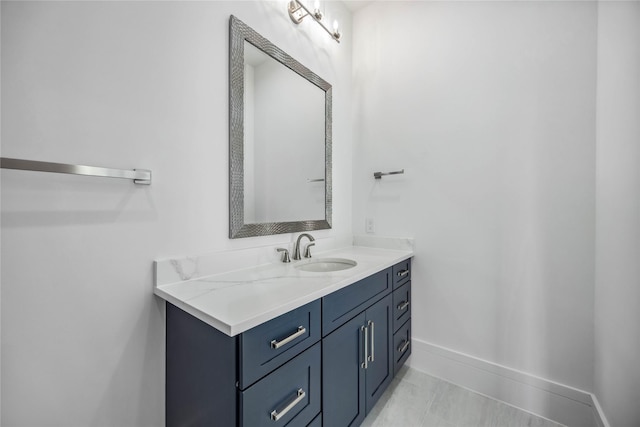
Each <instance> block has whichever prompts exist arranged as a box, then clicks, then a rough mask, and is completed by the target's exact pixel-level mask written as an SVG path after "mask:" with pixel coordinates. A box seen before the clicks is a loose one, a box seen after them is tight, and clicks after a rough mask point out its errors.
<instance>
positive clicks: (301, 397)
mask: <svg viewBox="0 0 640 427" xmlns="http://www.w3.org/2000/svg"><path fill="white" fill-rule="evenodd" d="M306 396H307V393H305V392H304V390H302V389H301V388H299V389H298V391H297V392H296V398H295V399H293V400H292V401H291V402H289V404H288V405H287V406H285V408H284V409H283V410H282V412H278V410H277V409H274V410H273V411H271V420H273V421H278V420H279V419H280V418H282V417H284V416H285V415H287V412H289V411H290V410H292V409H293V407H294V406H296V405H297V404H298V403H300V402H302V401H303V400H304V398H305V397H306Z"/></svg>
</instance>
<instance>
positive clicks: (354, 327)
mask: <svg viewBox="0 0 640 427" xmlns="http://www.w3.org/2000/svg"><path fill="white" fill-rule="evenodd" d="M364 324H365V314H364V313H360V314H359V315H358V316H356V317H355V318H353V319H351V320H350V321H348V322H347V323H345V324H344V325H342V326H341V327H339V328H338V329H336V330H335V331H333V332H332V333H331V334H330V335H328V336H327V337H325V338H324V340H323V341H322V402H323V403H322V405H323V408H322V417H323V424H324V425H325V426H331V427H347V426H358V425H360V424H361V423H362V421H363V420H364V417H365V390H364V385H365V378H364V377H365V369H364V367H363V362H364V359H365V352H364V338H365V337H364V330H363V326H364Z"/></svg>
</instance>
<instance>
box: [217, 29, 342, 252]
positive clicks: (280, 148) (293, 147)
mask: <svg viewBox="0 0 640 427" xmlns="http://www.w3.org/2000/svg"><path fill="white" fill-rule="evenodd" d="M229 28H230V49H229V107H230V108H229V110H230V111H229V137H230V141H229V153H230V159H229V187H230V188H229V190H230V191H229V237H230V238H232V239H236V238H241V237H251V236H266V235H271V234H280V233H294V232H300V231H311V230H320V229H326V228H331V85H330V84H329V83H327V82H326V81H324V80H323V79H321V78H320V77H319V76H318V75H316V74H315V73H313V72H312V71H311V70H309V69H308V68H306V67H305V66H303V65H302V64H300V63H299V62H298V61H296V60H295V59H294V58H292V57H291V56H289V55H288V54H286V53H285V52H284V51H282V50H281V49H280V48H278V47H277V46H276V45H274V44H273V43H271V42H269V41H268V40H267V39H265V38H264V37H262V36H261V35H260V34H258V33H257V32H256V31H254V30H253V29H251V28H250V27H249V26H247V25H246V24H244V23H243V22H242V21H240V20H239V19H237V18H236V17H235V16H231V19H230V24H229Z"/></svg>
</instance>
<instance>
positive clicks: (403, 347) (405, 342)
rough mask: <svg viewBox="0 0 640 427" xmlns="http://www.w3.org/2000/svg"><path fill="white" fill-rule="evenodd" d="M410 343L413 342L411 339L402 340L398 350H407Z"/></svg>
mask: <svg viewBox="0 0 640 427" xmlns="http://www.w3.org/2000/svg"><path fill="white" fill-rule="evenodd" d="M409 344H411V341H408V340H402V342H401V343H400V345H399V346H398V352H399V353H404V352H405V351H407V348H409Z"/></svg>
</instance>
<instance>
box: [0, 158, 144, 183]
mask: <svg viewBox="0 0 640 427" xmlns="http://www.w3.org/2000/svg"><path fill="white" fill-rule="evenodd" d="M0 168H2V169H17V170H25V171H34V172H53V173H68V174H71V175H86V176H101V177H105V178H124V179H131V180H133V182H134V183H135V184H141V185H150V184H151V171H150V170H147V169H132V170H131V169H113V168H103V167H98V166H84V165H68V164H66V163H52V162H41V161H37V160H22V159H10V158H8V157H2V158H0Z"/></svg>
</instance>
